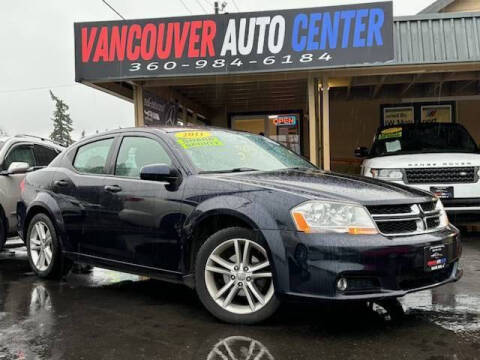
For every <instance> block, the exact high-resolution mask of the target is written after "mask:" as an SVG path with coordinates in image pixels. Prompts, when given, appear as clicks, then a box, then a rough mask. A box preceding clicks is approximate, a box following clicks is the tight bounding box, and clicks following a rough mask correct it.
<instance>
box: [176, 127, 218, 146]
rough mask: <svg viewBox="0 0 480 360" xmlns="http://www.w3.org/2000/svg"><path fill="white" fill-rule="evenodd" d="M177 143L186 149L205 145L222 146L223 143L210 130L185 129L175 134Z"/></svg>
mask: <svg viewBox="0 0 480 360" xmlns="http://www.w3.org/2000/svg"><path fill="white" fill-rule="evenodd" d="M175 137H176V138H177V143H179V144H180V146H181V147H183V148H184V149H190V148H194V147H204V146H222V145H223V143H222V142H221V141H220V139H219V138H217V137H216V136H212V133H211V132H209V131H184V132H179V133H177V134H175Z"/></svg>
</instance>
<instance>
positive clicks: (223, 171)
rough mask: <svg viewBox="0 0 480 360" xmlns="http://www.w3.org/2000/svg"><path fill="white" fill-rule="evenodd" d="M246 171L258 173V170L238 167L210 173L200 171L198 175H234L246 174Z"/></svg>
mask: <svg viewBox="0 0 480 360" xmlns="http://www.w3.org/2000/svg"><path fill="white" fill-rule="evenodd" d="M247 171H260V170H258V169H252V168H248V167H238V168H233V169H229V170H211V171H200V172H199V174H223V173H235V172H247Z"/></svg>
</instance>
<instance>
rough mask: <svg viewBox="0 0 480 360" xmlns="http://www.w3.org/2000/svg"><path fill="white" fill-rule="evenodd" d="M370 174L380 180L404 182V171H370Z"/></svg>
mask: <svg viewBox="0 0 480 360" xmlns="http://www.w3.org/2000/svg"><path fill="white" fill-rule="evenodd" d="M370 174H372V177H373V178H375V179H379V180H403V170H402V169H370Z"/></svg>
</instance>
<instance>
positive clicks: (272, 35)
mask: <svg viewBox="0 0 480 360" xmlns="http://www.w3.org/2000/svg"><path fill="white" fill-rule="evenodd" d="M266 36H267V47H268V51H269V52H270V53H272V54H278V53H279V52H280V51H282V49H283V45H284V42H285V18H284V17H283V16H281V15H276V16H274V17H273V18H270V17H269V16H262V17H256V18H250V19H247V18H241V19H240V20H239V24H238V31H237V21H236V20H235V19H230V20H229V22H228V25H227V31H226V32H225V38H224V40H223V45H222V51H221V52H220V55H221V56H225V55H227V53H229V55H231V56H237V55H238V54H240V55H250V54H252V50H253V49H254V47H255V49H256V54H263V52H264V50H265V37H266ZM255 41H256V46H255Z"/></svg>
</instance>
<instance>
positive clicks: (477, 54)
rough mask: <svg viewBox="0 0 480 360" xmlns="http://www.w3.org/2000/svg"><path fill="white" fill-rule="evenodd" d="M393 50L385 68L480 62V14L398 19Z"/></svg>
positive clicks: (416, 16)
mask: <svg viewBox="0 0 480 360" xmlns="http://www.w3.org/2000/svg"><path fill="white" fill-rule="evenodd" d="M440 1H441V0H440ZM394 47H395V58H394V60H393V62H388V63H386V64H385V65H410V64H436V63H453V62H462V63H464V62H480V12H476V13H455V14H451V13H448V14H422V15H415V16H407V17H397V18H395V19H394Z"/></svg>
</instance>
